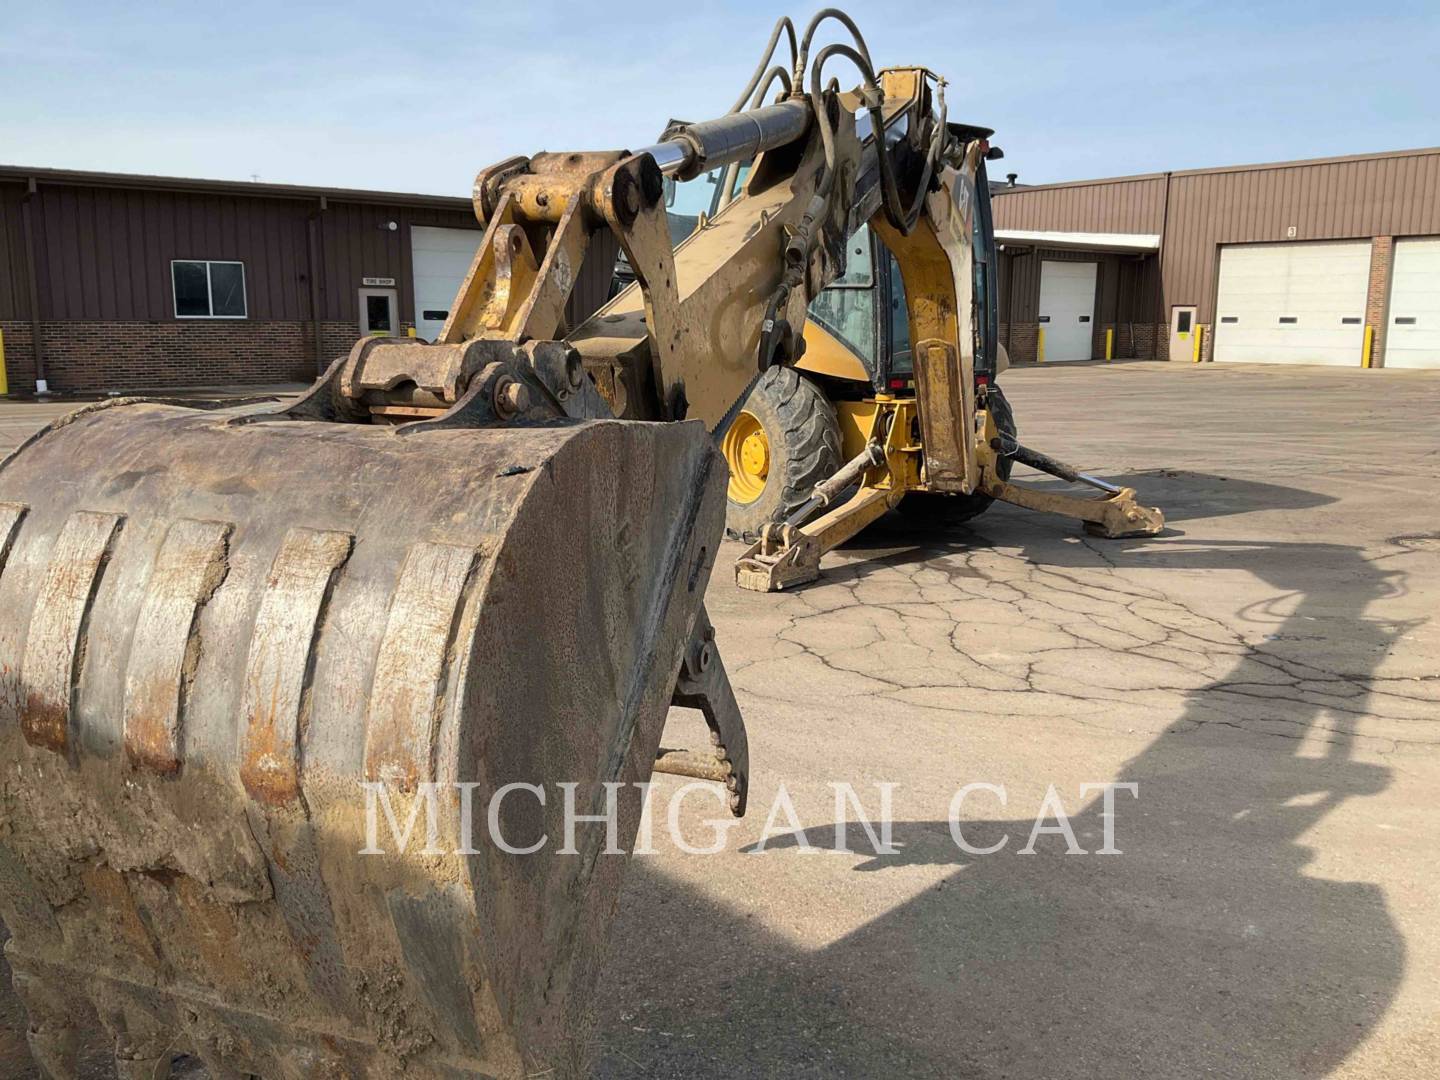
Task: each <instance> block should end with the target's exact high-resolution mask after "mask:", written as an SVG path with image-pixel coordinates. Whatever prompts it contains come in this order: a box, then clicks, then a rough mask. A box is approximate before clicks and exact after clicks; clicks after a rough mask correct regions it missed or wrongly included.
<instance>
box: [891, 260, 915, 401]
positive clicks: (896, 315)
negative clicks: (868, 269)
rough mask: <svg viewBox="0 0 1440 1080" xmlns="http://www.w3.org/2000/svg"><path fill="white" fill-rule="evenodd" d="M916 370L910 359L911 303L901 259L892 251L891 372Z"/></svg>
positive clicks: (902, 372) (906, 373)
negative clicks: (901, 267)
mask: <svg viewBox="0 0 1440 1080" xmlns="http://www.w3.org/2000/svg"><path fill="white" fill-rule="evenodd" d="M914 370H915V365H914V363H913V362H912V361H911V359H910V305H909V304H907V303H906V302H905V282H904V281H903V280H902V279H901V277H900V261H899V260H898V259H896V258H895V256H894V254H893V253H890V374H892V375H909V374H910V373H911V372H912V371H914Z"/></svg>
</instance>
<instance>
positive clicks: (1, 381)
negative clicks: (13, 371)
mask: <svg viewBox="0 0 1440 1080" xmlns="http://www.w3.org/2000/svg"><path fill="white" fill-rule="evenodd" d="M8 393H10V373H9V372H8V371H6V370H5V331H4V330H0V395H3V394H8Z"/></svg>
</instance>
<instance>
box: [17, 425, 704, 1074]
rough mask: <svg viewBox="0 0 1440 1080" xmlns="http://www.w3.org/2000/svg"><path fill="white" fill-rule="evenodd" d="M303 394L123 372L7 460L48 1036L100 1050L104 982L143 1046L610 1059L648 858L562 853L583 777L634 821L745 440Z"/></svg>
mask: <svg viewBox="0 0 1440 1080" xmlns="http://www.w3.org/2000/svg"><path fill="white" fill-rule="evenodd" d="M269 409H273V406H264V405H256V404H251V405H245V406H239V407H223V408H197V407H193V406H186V405H183V404H177V403H173V402H158V401H143V400H135V401H127V402H120V403H116V404H108V403H107V405H103V406H96V407H91V408H89V409H86V410H82V411H81V412H80V413H78V414H75V415H74V416H72V417H69V418H67V419H65V420H63V421H60V422H58V423H56V424H55V425H52V426H51V428H49V429H47V430H46V431H44V432H42V433H41V434H40V435H39V436H37V437H35V438H33V439H31V440H30V441H29V442H28V443H26V444H25V445H24V446H23V447H22V448H21V449H20V450H19V451H17V452H16V453H15V454H13V455H12V456H11V457H10V458H9V459H7V460H6V461H5V462H4V463H3V465H0V545H3V547H0V567H3V568H0V679H3V683H0V768H3V778H0V904H3V907H0V913H3V917H4V920H5V922H6V923H7V924H8V925H9V928H10V930H11V932H12V934H13V939H12V940H11V942H10V943H9V946H8V956H9V959H10V962H11V965H12V967H13V969H14V972H15V981H16V985H17V988H18V990H19V992H20V993H21V995H22V997H23V999H24V1000H25V1002H26V1005H27V1007H28V1009H29V1011H30V1019H31V1029H30V1041H31V1045H32V1049H33V1051H34V1053H35V1055H36V1058H37V1060H38V1061H40V1062H41V1064H42V1065H43V1067H45V1068H46V1069H47V1070H48V1071H49V1072H51V1073H52V1074H53V1075H55V1076H68V1075H72V1073H73V1069H74V1067H75V1066H74V1059H75V1054H76V1050H77V1047H78V1045H79V1042H80V1040H81V1034H82V1030H83V1028H84V1026H85V1024H86V1023H87V1022H88V1021H87V1018H88V1017H89V1015H90V1014H91V1012H92V1010H93V1011H94V1012H95V1013H98V1016H99V1019H100V1020H101V1021H102V1022H103V1024H104V1026H105V1028H106V1029H107V1030H108V1032H109V1033H110V1034H111V1035H113V1037H114V1039H115V1047H116V1057H117V1063H118V1066H119V1068H120V1071H121V1075H122V1076H145V1077H152V1076H163V1075H166V1073H167V1072H168V1068H169V1065H168V1062H169V1060H170V1056H171V1055H173V1054H175V1053H177V1052H181V1051H184V1052H188V1053H191V1054H194V1055H197V1056H198V1057H200V1058H202V1059H203V1060H204V1062H205V1064H206V1065H207V1067H208V1068H209V1069H210V1071H211V1073H212V1075H214V1076H216V1077H236V1076H243V1075H245V1074H258V1075H261V1076H265V1077H295V1078H297V1080H298V1078H300V1077H317V1076H372V1077H381V1076H398V1075H404V1076H416V1077H458V1076H476V1075H484V1076H520V1075H526V1074H535V1073H544V1074H545V1075H554V1076H567V1075H574V1074H577V1073H581V1072H583V1071H584V1070H585V1068H586V1064H587V1057H588V1054H587V1051H588V1048H589V1045H590V1036H589V1028H588V1019H587V1018H588V1016H589V1013H590V1005H591V999H592V997H593V992H594V987H595V982H596V978H597V974H598V972H597V967H598V964H599V962H600V960H601V957H602V954H603V945H604V939H605V935H606V930H607V927H608V924H609V922H610V919H611V916H612V914H613V911H614V908H615V905H616V903H617V900H618V894H619V888H620V883H621V877H622V872H623V869H624V866H625V863H626V858H625V857H624V856H617V855H609V854H606V853H605V848H606V844H607V830H606V828H605V827H604V826H603V825H599V824H582V825H580V826H579V829H578V832H577V838H576V841H575V849H574V853H573V854H571V853H562V850H561V849H562V846H563V837H562V834H563V832H564V826H563V819H562V812H563V810H564V806H563V802H564V800H563V798H562V791H561V788H560V785H561V784H567V783H568V784H574V785H576V786H575V788H574V789H573V792H572V795H573V798H574V799H575V800H577V805H576V807H575V809H576V810H577V812H579V813H590V814H601V813H604V812H605V810H606V806H607V804H606V799H607V793H606V791H605V790H604V788H603V785H604V783H605V782H607V781H608V782H622V783H624V782H631V783H634V782H639V781H644V780H646V779H647V778H648V777H649V775H650V770H651V765H652V762H653V760H654V757H655V754H656V749H657V746H658V744H659V740H660V733H661V728H662V726H663V723H664V718H665V714H666V710H667V706H668V704H669V701H670V695H671V689H672V687H673V686H674V685H675V680H676V673H677V669H678V668H679V666H680V663H681V659H682V653H683V651H684V649H685V646H686V642H687V639H688V635H689V633H690V629H691V626H692V624H693V623H694V621H695V619H696V616H697V613H698V612H699V611H700V604H701V598H702V594H703V592H704V588H705V584H706V581H707V579H708V577H709V573H710V569H711V566H712V563H713V561H714V558H715V551H714V550H713V546H714V545H713V540H712V538H714V537H718V536H719V535H720V530H721V526H722V519H723V514H724V502H725V470H724V466H723V463H722V462H721V460H720V458H719V455H718V454H717V453H716V452H715V450H714V449H713V448H712V446H711V444H710V442H709V440H708V438H707V436H706V434H705V432H704V430H703V428H702V427H701V425H700V424H698V423H683V424H643V423H629V422H622V421H555V422H551V423H543V424H537V425H534V426H510V427H505V428H473V429H455V428H451V429H440V430H424V431H418V430H417V431H407V429H404V428H386V427H379V426H370V425H365V424H340V423H324V422H317V421H312V420H301V419H295V418H291V417H287V416H284V415H277V414H273V413H271V412H269V411H267V410H269ZM520 784H526V785H534V786H535V787H536V788H539V789H542V790H543V791H544V792H545V795H546V796H547V797H546V798H545V800H544V802H543V804H542V802H541V796H540V795H539V794H537V792H536V791H534V790H526V791H521V792H518V793H517V794H515V795H514V797H509V798H505V799H504V800H503V801H501V802H498V803H494V804H493V805H494V806H496V807H498V814H497V815H496V819H495V821H496V823H497V824H498V826H499V827H500V830H501V834H502V835H503V838H504V840H505V847H504V848H502V847H500V846H498V845H497V844H495V843H494V842H493V841H492V840H491V838H490V837H489V836H488V835H487V832H488V830H487V828H486V826H487V824H488V822H487V820H486V808H487V807H490V806H492V800H493V799H494V796H495V795H496V793H497V792H500V791H501V789H502V788H505V786H506V785H520ZM367 785H369V786H368V787H367ZM376 785H379V786H378V787H377V786H376ZM376 793H379V794H380V795H382V796H383V798H380V799H377V798H376ZM432 798H433V799H437V800H438V804H439V808H440V813H439V815H438V820H439V827H438V842H431V841H434V840H435V839H436V837H435V836H429V835H427V836H424V837H422V836H421V835H420V834H422V833H426V830H427V822H428V818H427V817H426V814H427V813H428V812H429V810H430V804H429V803H428V802H427V800H428V799H432ZM467 802H468V804H469V806H470V808H471V810H472V811H473V818H474V825H473V834H471V833H466V834H463V835H462V834H460V833H459V832H458V831H457V830H459V829H461V828H463V825H462V824H461V823H462V822H463V820H464V815H463V814H461V813H460V812H459V811H460V810H461V809H463V808H464V806H465V805H466V803H467ZM639 804H640V800H639V796H638V793H637V792H636V791H635V790H634V789H633V788H625V789H622V790H621V791H620V795H619V801H618V819H619V835H620V836H621V837H622V841H621V843H622V846H623V845H625V844H627V843H628V840H629V838H631V837H633V836H634V832H635V829H636V825H637V821H638V815H639V808H640V807H639ZM377 805H378V806H379V807H380V811H379V812H377V811H376V809H375V807H376V806H377ZM412 811H415V812H417V817H416V820H417V821H418V822H419V824H418V825H416V828H415V830H414V833H415V835H414V836H413V837H412V838H411V843H410V844H409V846H407V847H406V848H405V849H404V850H403V851H401V850H400V846H399V843H398V841H399V835H398V832H397V831H396V830H395V829H392V828H390V827H389V826H390V824H393V823H390V822H389V821H388V819H387V816H386V815H387V814H388V813H390V812H393V814H394V821H395V822H398V824H400V825H403V824H405V822H406V821H407V820H409V815H410V814H411V812H412ZM419 811H424V812H423V813H421V812H419ZM374 820H378V821H379V823H380V829H381V832H380V837H381V845H380V848H381V849H382V850H380V852H379V853H374V849H373V848H372V845H371V839H372V837H371V835H370V833H371V832H373V830H372V829H371V828H370V826H371V823H372V821H374ZM547 840H548V842H544V843H542V841H547ZM530 847H534V848H535V851H534V852H533V853H531V854H518V853H516V852H517V851H519V850H521V849H526V848H530ZM363 851H371V852H372V853H369V854H362V852H363Z"/></svg>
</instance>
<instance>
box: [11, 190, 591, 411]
mask: <svg viewBox="0 0 1440 1080" xmlns="http://www.w3.org/2000/svg"><path fill="white" fill-rule="evenodd" d="M481 235H482V232H481V229H480V226H479V224H478V223H477V221H476V219H475V211H474V208H473V207H472V205H471V203H470V201H469V200H468V199H461V198H445V197H440V196H432V195H408V194H398V193H394V192H378V191H351V190H345V189H338V188H314V187H292V186H288V185H280V184H261V183H235V182H226V181H213V180H187V179H176V178H171V177H154V176H130V175H120V174H111V173H92V172H72V171H61V170H54V169H34V168H23V167H16V166H0V363H3V366H0V371H4V372H5V373H6V375H7V376H8V389H9V390H10V391H11V392H19V393H29V392H32V391H33V390H34V389H35V388H36V386H37V383H38V384H41V386H42V388H45V389H48V390H50V391H55V392H82V391H97V392H109V393H116V392H126V391H136V390H152V389H164V388H175V387H193V386H213V385H224V384H238V383H266V382H283V381H296V380H298V381H308V380H310V379H312V378H314V377H315V375H316V373H317V371H318V370H320V369H322V368H323V367H324V365H325V364H327V363H328V362H329V361H330V360H331V359H333V358H334V357H335V356H337V355H339V354H341V353H343V352H345V351H347V350H348V349H349V348H350V346H351V345H352V344H353V343H354V342H355V340H356V339H357V338H358V337H360V336H363V335H367V334H372V333H390V334H404V333H411V332H414V333H416V334H418V335H419V336H421V337H433V336H434V334H435V333H436V332H438V331H439V329H440V326H441V325H442V324H443V322H444V319H445V316H446V314H447V312H448V309H449V306H450V302H451V300H452V299H453V298H454V296H455V292H456V290H457V288H458V286H459V284H460V281H461V279H462V278H463V277H464V275H465V272H466V271H467V270H468V269H469V267H470V262H471V259H472V258H473V257H474V254H475V248H476V246H477V245H478V243H479V241H480V237H481ZM592 286H593V287H592ZM608 286H609V272H608V268H606V273H605V274H604V275H603V280H601V279H600V278H597V280H596V281H594V282H591V281H590V280H589V278H588V277H582V279H581V280H580V281H577V287H576V295H575V303H577V304H582V305H588V307H587V310H589V309H593V308H594V307H595V306H598V303H599V302H600V300H603V298H604V296H603V291H602V292H601V293H600V294H599V296H598V297H597V296H592V295H589V294H590V293H593V292H594V291H595V290H596V289H600V290H604V289H606V288H608Z"/></svg>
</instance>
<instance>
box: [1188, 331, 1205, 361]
mask: <svg viewBox="0 0 1440 1080" xmlns="http://www.w3.org/2000/svg"><path fill="white" fill-rule="evenodd" d="M1204 336H1205V327H1203V326H1201V325H1200V324H1199V323H1196V324H1195V346H1194V348H1195V355H1194V356H1193V357H1192V358H1191V359H1192V360H1193V362H1194V363H1197V364H1198V363H1199V362H1200V339H1201V338H1203V337H1204Z"/></svg>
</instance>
